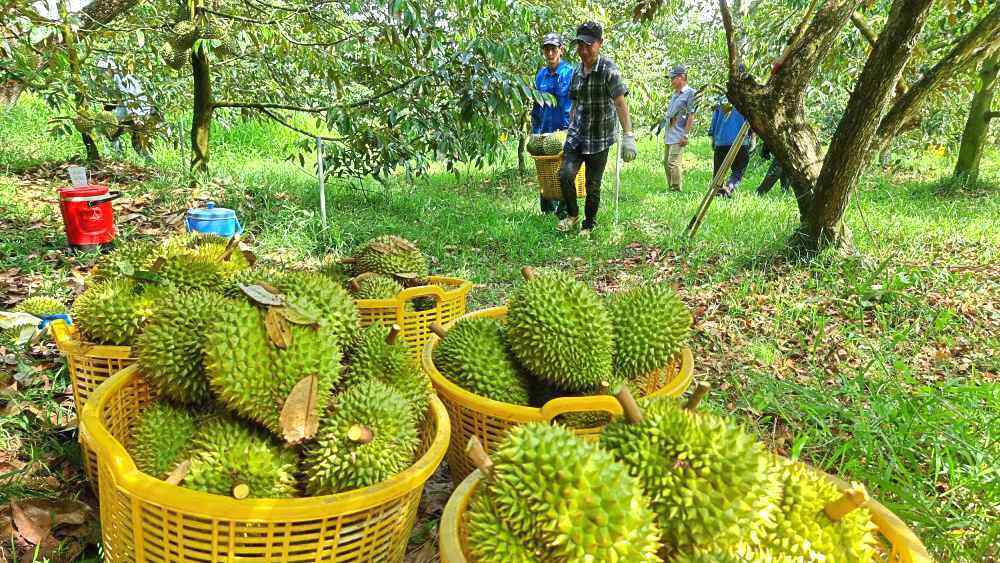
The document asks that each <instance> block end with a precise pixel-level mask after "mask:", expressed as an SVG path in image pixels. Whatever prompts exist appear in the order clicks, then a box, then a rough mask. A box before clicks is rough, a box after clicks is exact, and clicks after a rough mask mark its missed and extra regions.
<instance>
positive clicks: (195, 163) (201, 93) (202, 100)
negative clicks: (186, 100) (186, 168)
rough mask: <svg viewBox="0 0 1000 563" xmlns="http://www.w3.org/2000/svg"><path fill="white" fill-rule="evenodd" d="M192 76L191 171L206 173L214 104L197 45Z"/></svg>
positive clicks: (209, 75) (202, 48)
mask: <svg viewBox="0 0 1000 563" xmlns="http://www.w3.org/2000/svg"><path fill="white" fill-rule="evenodd" d="M191 70H192V71H193V75H194V114H193V116H192V118H191V171H192V172H207V171H208V155H209V135H210V133H211V129H212V115H213V113H214V112H215V104H214V103H213V99H212V72H211V66H210V63H209V60H208V53H207V52H206V51H205V46H204V45H202V44H200V43H199V44H198V45H197V46H196V47H195V49H194V50H192V51H191Z"/></svg>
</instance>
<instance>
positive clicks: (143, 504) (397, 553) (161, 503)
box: [80, 365, 450, 562]
mask: <svg viewBox="0 0 1000 563" xmlns="http://www.w3.org/2000/svg"><path fill="white" fill-rule="evenodd" d="M151 399H152V397H151V389H150V387H149V386H148V385H147V383H146V382H145V380H144V379H143V378H142V376H141V375H140V374H139V373H138V366H135V365H133V366H132V367H129V368H127V369H125V370H123V371H121V372H118V373H117V374H115V375H114V376H112V377H111V379H109V380H108V381H107V382H106V383H105V384H104V385H102V386H101V388H100V389H98V390H97V392H96V393H95V394H94V395H93V397H92V398H91V400H90V401H89V402H88V403H87V405H85V406H84V408H83V418H82V420H81V423H82V424H81V427H80V428H81V432H82V434H83V438H84V440H86V442H87V443H88V444H89V445H90V446H91V447H93V449H94V450H95V451H96V452H97V455H98V460H99V470H100V480H99V482H100V510H101V535H102V541H103V547H104V561H136V562H145V561H157V562H160V561H187V562H208V561H230V562H235V561H283V562H306V561H309V562H316V561H338V562H358V561H402V559H403V555H404V552H405V549H406V544H407V542H408V540H409V535H410V530H411V529H412V527H413V524H414V522H415V520H416V516H417V506H418V504H419V502H420V495H421V492H422V491H423V486H424V483H425V482H426V481H427V479H428V478H429V477H430V476H431V475H432V474H433V473H434V471H435V470H436V469H437V467H438V465H439V464H440V463H441V460H442V459H443V458H444V453H445V451H446V450H447V448H448V435H449V433H450V428H449V425H448V414H447V412H446V411H445V408H444V405H442V404H441V402H440V401H439V400H438V399H437V398H436V397H432V398H431V407H430V410H431V412H430V414H429V416H428V417H427V422H426V426H425V428H424V431H423V441H424V443H423V446H422V448H421V452H422V453H421V455H420V458H419V459H418V460H417V461H416V463H414V464H413V465H412V466H411V467H410V468H409V469H407V470H405V471H403V472H402V473H400V474H398V475H396V476H395V477H392V478H391V479H388V480H386V481H383V482H381V483H379V484H377V485H373V486H371V487H366V488H364V489H358V490H354V491H348V492H346V493H340V494H336V495H327V496H321V497H311V498H298V499H244V500H236V499H234V498H229V497H224V496H220V495H212V494H208V493H203V492H199V491H192V490H190V489H185V488H183V487H180V486H176V485H169V484H167V483H165V482H163V481H160V480H158V479H155V478H153V477H151V476H149V475H146V474H145V473H142V472H140V471H139V470H138V469H136V467H135V464H134V463H133V462H132V458H131V457H130V456H129V454H128V452H127V451H126V450H125V447H124V446H123V442H125V441H127V440H128V439H129V434H130V432H131V428H132V425H133V424H134V423H135V422H136V418H137V416H138V414H139V413H140V412H141V411H142V409H143V408H144V407H146V406H147V405H148V404H149V403H150V401H151Z"/></svg>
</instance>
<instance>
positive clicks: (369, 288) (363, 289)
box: [351, 274, 403, 299]
mask: <svg viewBox="0 0 1000 563" xmlns="http://www.w3.org/2000/svg"><path fill="white" fill-rule="evenodd" d="M400 291H403V286H402V285H400V283H399V282H397V281H396V280H394V279H392V278H391V277H390V276H385V275H382V274H375V275H372V276H360V277H358V278H357V279H356V280H355V283H352V284H351V293H352V295H353V296H354V298H355V299H393V298H395V297H396V296H397V295H399V292H400Z"/></svg>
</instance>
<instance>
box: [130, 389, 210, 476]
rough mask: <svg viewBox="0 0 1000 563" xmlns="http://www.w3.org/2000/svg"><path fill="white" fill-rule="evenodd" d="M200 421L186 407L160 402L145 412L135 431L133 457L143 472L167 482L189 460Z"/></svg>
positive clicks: (141, 415) (132, 443)
mask: <svg viewBox="0 0 1000 563" xmlns="http://www.w3.org/2000/svg"><path fill="white" fill-rule="evenodd" d="M199 422H200V421H199V418H198V417H197V416H195V415H194V414H192V413H191V411H190V410H188V409H186V408H184V407H177V406H174V405H172V404H170V403H167V402H165V401H157V402H155V403H153V404H152V405H150V406H149V407H147V408H146V410H144V411H142V413H141V414H140V415H139V420H138V421H137V422H136V424H135V427H134V429H133V431H132V440H131V441H130V442H129V444H130V447H129V455H131V456H132V460H133V461H134V462H135V466H136V467H137V468H138V469H139V471H142V472H143V473H147V474H149V475H152V476H153V477H156V478H157V479H163V478H165V477H166V476H167V475H169V474H170V472H171V471H173V470H174V468H176V467H177V465H178V464H180V463H181V462H183V461H184V460H185V459H187V458H188V457H189V456H190V454H191V451H192V449H193V448H194V443H193V442H192V440H193V439H194V437H195V435H196V434H197V433H198V426H199Z"/></svg>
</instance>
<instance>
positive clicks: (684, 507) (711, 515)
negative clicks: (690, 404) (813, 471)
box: [600, 397, 781, 550]
mask: <svg viewBox="0 0 1000 563" xmlns="http://www.w3.org/2000/svg"><path fill="white" fill-rule="evenodd" d="M640 405H642V406H643V407H644V408H645V413H644V415H643V419H642V421H641V422H639V423H632V422H629V421H627V420H625V419H618V420H615V421H612V422H611V423H610V424H608V425H607V426H606V427H605V428H604V431H603V432H602V434H601V438H600V444H601V445H602V446H603V447H604V448H606V449H607V450H608V451H610V452H612V453H613V454H614V456H615V457H616V458H618V459H619V460H621V461H622V462H623V463H624V464H625V465H626V466H628V468H629V472H630V473H631V474H632V475H634V476H635V477H637V478H638V479H639V481H640V482H641V483H642V486H643V489H644V490H645V491H646V492H647V494H648V495H649V497H650V499H651V500H652V507H653V510H655V511H656V513H657V515H658V518H659V525H660V529H661V531H662V533H663V539H664V542H665V543H666V544H667V545H668V546H670V547H672V548H674V549H681V550H683V549H689V548H692V547H697V546H706V545H736V544H738V543H746V544H748V545H758V544H759V543H760V542H761V540H762V538H763V534H764V530H765V528H766V527H767V526H769V525H771V524H772V523H773V518H774V514H773V512H774V506H775V503H776V502H777V501H778V496H779V495H780V492H781V490H780V485H779V483H778V479H777V474H776V472H775V470H774V468H773V465H772V464H771V463H770V458H769V455H770V454H768V453H767V451H766V450H765V449H764V447H763V445H761V443H760V442H758V441H757V440H756V439H755V438H754V437H753V436H752V435H751V434H749V433H747V432H746V431H744V430H743V429H742V428H740V427H739V426H737V425H735V424H732V423H731V422H729V421H728V420H726V419H724V418H722V417H719V416H716V415H714V414H709V413H697V412H692V411H688V410H685V409H682V408H681V407H680V406H679V405H678V403H677V401H676V400H675V399H672V398H669V397H667V398H659V397H655V398H653V397H651V398H648V399H645V400H640Z"/></svg>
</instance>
